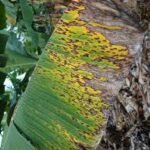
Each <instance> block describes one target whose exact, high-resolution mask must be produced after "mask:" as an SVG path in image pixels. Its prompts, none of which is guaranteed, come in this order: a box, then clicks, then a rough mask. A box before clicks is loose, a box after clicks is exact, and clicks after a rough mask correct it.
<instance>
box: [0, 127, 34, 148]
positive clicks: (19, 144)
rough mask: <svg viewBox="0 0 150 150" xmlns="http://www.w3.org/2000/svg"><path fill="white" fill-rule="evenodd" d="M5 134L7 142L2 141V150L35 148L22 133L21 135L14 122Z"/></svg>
mask: <svg viewBox="0 0 150 150" xmlns="http://www.w3.org/2000/svg"><path fill="white" fill-rule="evenodd" d="M10 131H11V132H10ZM7 134H8V136H7V139H9V143H5V141H4V143H3V144H4V147H5V148H4V149H3V150H7V149H13V150H35V148H34V147H33V146H32V144H31V143H30V142H29V141H28V140H27V139H26V138H25V137H24V136H23V135H21V133H19V131H18V130H17V128H16V127H15V125H14V124H12V126H11V128H10V130H9V131H8V133H7ZM12 137H13V138H12Z"/></svg>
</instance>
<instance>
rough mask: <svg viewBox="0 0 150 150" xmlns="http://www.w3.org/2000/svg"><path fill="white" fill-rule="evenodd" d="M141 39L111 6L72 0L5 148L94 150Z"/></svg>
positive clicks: (91, 0) (94, 0)
mask: <svg viewBox="0 0 150 150" xmlns="http://www.w3.org/2000/svg"><path fill="white" fill-rule="evenodd" d="M141 37H142V33H141V32H139V29H138V27H137V26H134V24H133V22H132V21H131V18H130V17H128V16H127V15H126V14H124V12H122V11H120V10H118V9H117V7H116V6H115V5H114V4H113V3H112V2H111V1H100V2H98V1H97V0H84V1H80V0H73V1H72V3H71V4H70V5H69V8H68V10H67V11H66V12H65V14H64V15H63V17H62V19H61V20H60V21H59V23H58V25H57V27H56V29H55V31H54V33H53V34H52V36H51V38H50V40H49V42H48V44H47V46H46V48H45V51H43V54H42V56H41V57H40V60H39V62H38V64H37V66H36V68H35V71H34V73H33V75H32V77H31V80H30V82H29V84H28V86H27V89H26V91H25V93H24V94H23V95H22V97H21V99H20V101H19V104H18V105H17V108H16V110H15V113H14V115H13V119H12V121H11V124H10V127H9V129H8V132H7V136H6V138H5V140H4V141H3V145H2V149H3V150H12V149H13V150H18V149H20V146H21V145H22V146H24V147H26V150H30V149H31V150H32V149H39V150H62V149H64V150H77V149H87V150H88V149H94V148H95V147H96V145H97V143H98V142H99V140H100V139H101V132H102V130H103V129H104V126H105V123H106V120H107V115H108V114H107V109H108V108H109V106H110V105H111V103H112V101H113V97H114V96H115V95H116V94H117V92H118V90H119V88H120V86H121V84H122V82H123V79H124V78H125V76H126V75H127V74H128V67H129V65H130V63H131V61H132V59H133V57H134V55H135V53H136V51H137V45H138V43H140V42H141ZM131 39H132V40H131ZM14 137H15V138H14ZM17 139H18V140H17ZM18 142H19V143H18ZM10 145H11V146H10Z"/></svg>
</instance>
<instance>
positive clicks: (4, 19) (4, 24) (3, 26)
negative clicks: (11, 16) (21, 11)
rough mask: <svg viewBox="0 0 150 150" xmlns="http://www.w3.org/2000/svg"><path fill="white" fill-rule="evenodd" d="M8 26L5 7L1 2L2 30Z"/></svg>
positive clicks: (0, 20) (0, 19) (0, 23)
mask: <svg viewBox="0 0 150 150" xmlns="http://www.w3.org/2000/svg"><path fill="white" fill-rule="evenodd" d="M5 26H6V16H5V6H4V4H3V3H2V2H1V1H0V30H1V29H3V28H5Z"/></svg>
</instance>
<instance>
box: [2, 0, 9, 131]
mask: <svg viewBox="0 0 150 150" xmlns="http://www.w3.org/2000/svg"><path fill="white" fill-rule="evenodd" d="M5 26H6V16H5V7H4V4H3V3H2V2H1V1H0V30H2V29H3V28H5ZM7 39H8V37H7V35H4V34H0V68H2V67H5V65H6V61H7V58H6V55H5V54H4V52H5V47H6V42H7ZM6 76H7V74H6V73H4V72H2V71H0V133H1V130H2V128H1V127H2V126H1V125H2V124H1V123H2V119H3V116H4V112H5V108H6V105H7V99H8V96H7V95H6V94H5V86H4V81H5V78H6Z"/></svg>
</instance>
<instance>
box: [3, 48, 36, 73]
mask: <svg viewBox="0 0 150 150" xmlns="http://www.w3.org/2000/svg"><path fill="white" fill-rule="evenodd" d="M6 55H7V65H6V67H5V68H4V70H6V71H11V70H14V69H17V68H19V69H25V68H27V69H28V68H29V67H31V66H33V65H35V64H36V62H37V60H36V59H34V58H31V57H29V56H26V55H23V54H20V53H18V52H16V51H13V50H8V49H7V50H6Z"/></svg>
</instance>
